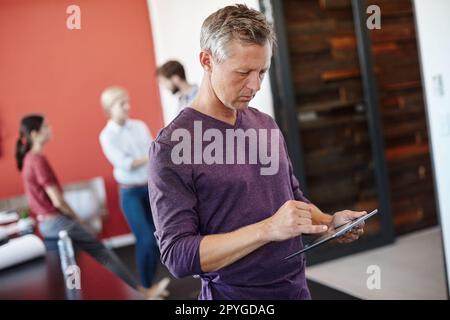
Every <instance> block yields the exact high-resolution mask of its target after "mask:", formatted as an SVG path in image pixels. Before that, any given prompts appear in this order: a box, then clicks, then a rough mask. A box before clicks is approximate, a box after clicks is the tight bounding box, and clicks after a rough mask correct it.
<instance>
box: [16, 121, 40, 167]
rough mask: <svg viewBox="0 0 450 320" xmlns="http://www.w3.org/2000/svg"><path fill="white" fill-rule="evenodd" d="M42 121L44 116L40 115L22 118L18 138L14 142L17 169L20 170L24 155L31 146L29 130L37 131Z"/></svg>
mask: <svg viewBox="0 0 450 320" xmlns="http://www.w3.org/2000/svg"><path fill="white" fill-rule="evenodd" d="M43 123H44V117H43V116H41V115H29V116H25V117H23V118H22V121H21V122H20V131H19V139H17V142H16V164H17V169H19V171H22V168H23V160H24V158H25V155H26V154H27V153H28V151H30V150H31V148H32V147H33V141H32V140H31V132H33V131H39V130H40V129H41V127H42V124H43Z"/></svg>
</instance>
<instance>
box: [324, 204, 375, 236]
mask: <svg viewBox="0 0 450 320" xmlns="http://www.w3.org/2000/svg"><path fill="white" fill-rule="evenodd" d="M365 214H367V212H366V211H351V210H344V211H339V212H336V213H335V214H334V215H333V219H332V220H331V223H330V231H332V230H333V229H335V228H337V227H340V226H342V225H344V224H346V223H348V222H350V221H352V220H355V219H357V218H359V217H362V216H363V215H365ZM363 233H364V222H362V223H361V224H359V225H357V226H355V227H354V228H353V229H352V230H351V231H349V232H347V233H346V234H344V235H342V236H340V237H339V238H337V239H336V241H337V242H339V243H350V242H353V241H355V240H358V239H359V237H360V236H362V234H363Z"/></svg>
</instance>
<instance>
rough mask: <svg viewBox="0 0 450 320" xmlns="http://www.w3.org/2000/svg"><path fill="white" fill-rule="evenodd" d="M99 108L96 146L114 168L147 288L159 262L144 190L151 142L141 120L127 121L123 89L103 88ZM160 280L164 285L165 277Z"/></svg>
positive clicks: (126, 93) (122, 205)
mask: <svg viewBox="0 0 450 320" xmlns="http://www.w3.org/2000/svg"><path fill="white" fill-rule="evenodd" d="M101 105H102V107H103V109H104V110H105V112H106V113H107V115H108V116H109V121H108V123H107V124H106V126H105V127H104V128H103V130H102V132H101V133H100V144H101V146H102V150H103V153H104V154H105V156H106V158H107V159H108V160H109V162H110V163H111V164H112V165H113V167H114V172H113V175H114V178H115V180H116V181H117V183H118V184H119V193H120V205H121V208H122V211H123V212H124V214H125V217H126V220H127V221H128V224H129V226H130V228H131V230H132V231H133V233H134V235H135V237H136V260H137V267H138V270H139V274H140V278H141V282H142V286H143V287H145V288H150V287H151V286H152V282H153V278H154V276H155V273H156V268H157V262H158V259H159V250H158V246H157V243H156V239H155V236H154V234H153V233H154V232H155V226H154V224H153V219H152V214H151V209H150V203H149V197H148V187H147V179H148V174H147V166H146V164H147V161H148V150H149V147H150V143H151V142H152V140H153V139H152V136H151V134H150V131H149V130H148V128H147V126H146V124H145V123H144V122H143V121H140V120H135V119H129V118H128V113H129V110H130V104H129V96H128V92H127V91H126V90H125V89H123V88H121V87H118V86H114V87H109V88H107V89H105V90H104V91H103V93H102V95H101ZM161 281H164V282H165V283H167V284H168V279H167V278H165V279H163V280H161ZM160 284H161V282H160V283H159V284H158V285H160ZM155 286H156V285H155Z"/></svg>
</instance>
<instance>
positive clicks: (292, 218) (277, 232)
mask: <svg viewBox="0 0 450 320" xmlns="http://www.w3.org/2000/svg"><path fill="white" fill-rule="evenodd" d="M264 224H265V228H264V229H265V230H266V232H265V233H266V234H265V237H267V241H283V240H287V239H291V238H294V237H297V236H299V235H301V234H303V233H305V234H315V233H323V232H325V231H327V229H328V227H327V226H326V225H313V224H312V219H311V206H310V205H309V204H307V203H305V202H301V201H296V200H288V201H286V202H285V203H284V204H283V205H282V206H281V207H280V209H278V211H277V212H276V213H275V214H274V215H273V216H271V217H270V218H267V219H266V220H264Z"/></svg>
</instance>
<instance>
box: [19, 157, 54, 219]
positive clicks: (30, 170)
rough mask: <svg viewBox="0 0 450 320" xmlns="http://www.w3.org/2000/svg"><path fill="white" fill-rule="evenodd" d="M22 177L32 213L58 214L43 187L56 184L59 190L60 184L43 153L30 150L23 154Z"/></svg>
mask: <svg viewBox="0 0 450 320" xmlns="http://www.w3.org/2000/svg"><path fill="white" fill-rule="evenodd" d="M22 179H23V183H24V186H25V194H26V196H27V200H28V205H29V206H30V209H31V213H32V214H34V215H37V216H39V215H55V214H58V209H56V208H55V206H53V204H52V201H51V200H50V198H49V196H48V195H47V193H46V192H45V188H46V187H48V186H57V187H58V188H59V189H60V190H61V186H60V184H59V182H58V179H57V178H56V175H55V173H54V172H53V169H52V168H51V166H50V164H49V163H48V161H47V158H46V157H45V156H44V155H42V154H36V153H32V152H28V153H27V154H26V155H25V159H24V161H23V168H22Z"/></svg>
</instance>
